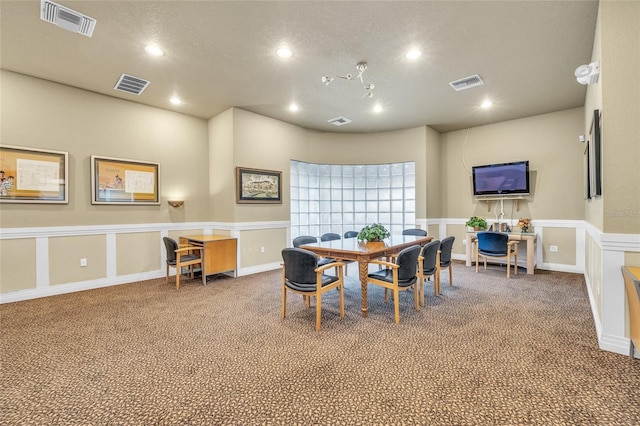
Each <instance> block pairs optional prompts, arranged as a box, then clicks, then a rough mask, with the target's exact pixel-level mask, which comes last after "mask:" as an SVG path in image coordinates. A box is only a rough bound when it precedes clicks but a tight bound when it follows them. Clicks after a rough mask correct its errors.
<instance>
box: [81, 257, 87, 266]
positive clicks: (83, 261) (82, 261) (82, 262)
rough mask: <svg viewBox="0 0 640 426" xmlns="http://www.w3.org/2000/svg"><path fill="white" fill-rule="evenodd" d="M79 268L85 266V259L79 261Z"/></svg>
mask: <svg viewBox="0 0 640 426" xmlns="http://www.w3.org/2000/svg"><path fill="white" fill-rule="evenodd" d="M80 266H82V267H85V266H87V259H85V258H82V259H80Z"/></svg>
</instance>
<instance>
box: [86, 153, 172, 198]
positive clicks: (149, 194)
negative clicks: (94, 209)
mask: <svg viewBox="0 0 640 426" xmlns="http://www.w3.org/2000/svg"><path fill="white" fill-rule="evenodd" d="M159 175H160V164H159V163H152V162H147V161H138V160H127V159H124V158H112V157H99V156H97V155H92V156H91V204H116V205H159V204H160V182H159V179H158V177H159Z"/></svg>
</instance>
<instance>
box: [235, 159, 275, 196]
mask: <svg viewBox="0 0 640 426" xmlns="http://www.w3.org/2000/svg"><path fill="white" fill-rule="evenodd" d="M236 203H238V204H282V172H278V171H275V170H262V169H249V168H245V167H236Z"/></svg>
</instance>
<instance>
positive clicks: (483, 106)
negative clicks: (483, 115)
mask: <svg viewBox="0 0 640 426" xmlns="http://www.w3.org/2000/svg"><path fill="white" fill-rule="evenodd" d="M492 106H493V102H491V101H489V100H487V101H484V102H482V103H481V104H480V108H484V109H487V108H491V107H492Z"/></svg>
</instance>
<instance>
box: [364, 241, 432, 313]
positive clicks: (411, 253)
mask: <svg viewBox="0 0 640 426" xmlns="http://www.w3.org/2000/svg"><path fill="white" fill-rule="evenodd" d="M419 255H420V246H419V245H415V246H410V247H407V248H405V249H403V250H402V251H400V253H398V256H396V259H395V262H394V263H391V262H387V261H384V260H373V261H371V263H373V264H378V265H380V266H383V267H384V268H383V269H381V270H379V271H376V272H372V273H370V274H369V275H368V277H367V285H368V284H375V285H379V286H381V287H384V302H385V303H386V302H387V290H391V291H392V293H393V308H394V311H395V321H396V324H398V323H399V322H400V302H399V294H400V292H401V291H405V290H409V289H411V288H413V289H414V306H415V309H416V311H418V310H420V305H419V301H418V288H417V287H416V285H415V284H416V283H417V282H418V275H417V269H418V256H419Z"/></svg>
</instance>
